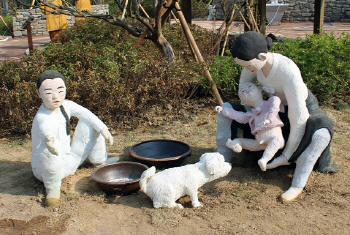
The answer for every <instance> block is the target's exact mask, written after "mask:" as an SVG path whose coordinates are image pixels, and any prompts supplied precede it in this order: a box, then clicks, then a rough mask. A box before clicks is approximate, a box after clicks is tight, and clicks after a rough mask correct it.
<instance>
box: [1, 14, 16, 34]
mask: <svg viewBox="0 0 350 235" xmlns="http://www.w3.org/2000/svg"><path fill="white" fill-rule="evenodd" d="M2 18H3V19H4V21H5V23H6V25H7V26H8V27H9V28H10V30H12V25H13V23H12V15H11V14H7V15H3V16H2ZM6 25H5V24H4V22H3V21H2V20H0V36H2V35H6V36H11V35H12V33H11V31H10V30H9V29H8V28H7V27H6Z"/></svg>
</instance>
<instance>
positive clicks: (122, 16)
mask: <svg viewBox="0 0 350 235" xmlns="http://www.w3.org/2000/svg"><path fill="white" fill-rule="evenodd" d="M128 2H129V0H125V1H124V8H123V12H122V15H121V17H120V19H124V17H125V12H126V7H127V6H128Z"/></svg>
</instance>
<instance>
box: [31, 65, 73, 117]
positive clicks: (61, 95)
mask: <svg viewBox="0 0 350 235" xmlns="http://www.w3.org/2000/svg"><path fill="white" fill-rule="evenodd" d="M36 87H37V91H38V95H39V97H40V99H41V100H42V101H43V103H44V106H45V108H46V109H48V110H51V111H53V110H55V109H57V108H59V107H60V106H61V105H62V102H63V101H64V99H65V98H66V84H65V79H64V76H63V75H62V74H61V73H60V72H58V71H56V70H47V71H45V72H43V73H42V74H40V76H39V77H38V80H37V82H36Z"/></svg>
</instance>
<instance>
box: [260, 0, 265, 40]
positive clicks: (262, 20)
mask: <svg viewBox="0 0 350 235" xmlns="http://www.w3.org/2000/svg"><path fill="white" fill-rule="evenodd" d="M258 9H259V16H260V20H259V21H260V22H259V28H260V33H261V34H262V35H264V36H266V1H265V0H259V8H258Z"/></svg>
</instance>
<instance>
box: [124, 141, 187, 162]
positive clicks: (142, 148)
mask: <svg viewBox="0 0 350 235" xmlns="http://www.w3.org/2000/svg"><path fill="white" fill-rule="evenodd" d="M191 152H192V149H191V147H190V146H189V145H188V144H186V143H184V142H182V141H176V140H168V139H156V140H147V141H143V142H140V143H137V144H135V145H133V146H131V147H130V148H129V155H130V157H132V158H133V159H135V160H136V161H138V162H141V163H144V164H146V165H147V166H155V167H157V168H168V167H175V166H179V165H180V164H181V162H182V161H183V160H184V159H185V158H186V157H188V156H190V155H191Z"/></svg>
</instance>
